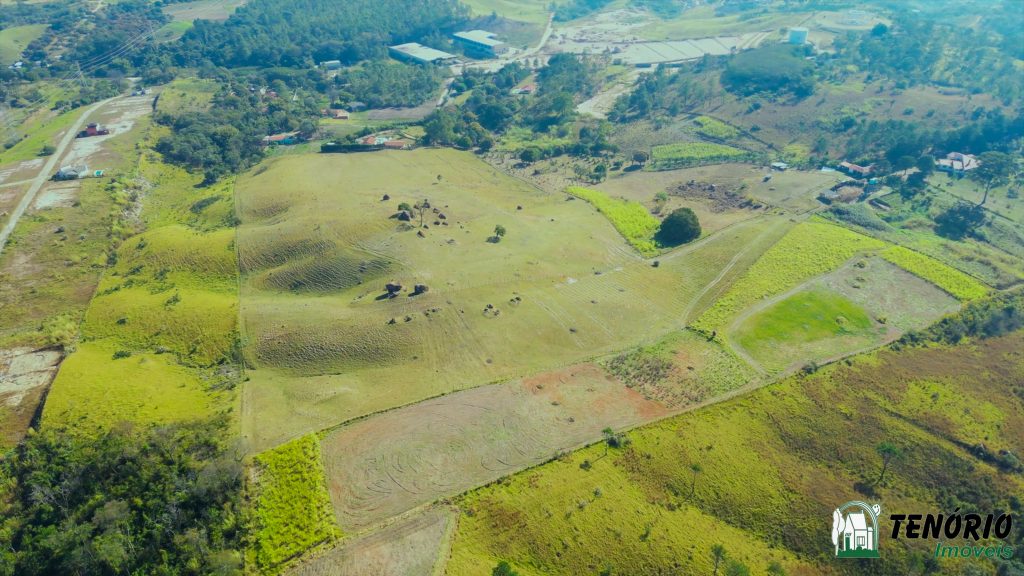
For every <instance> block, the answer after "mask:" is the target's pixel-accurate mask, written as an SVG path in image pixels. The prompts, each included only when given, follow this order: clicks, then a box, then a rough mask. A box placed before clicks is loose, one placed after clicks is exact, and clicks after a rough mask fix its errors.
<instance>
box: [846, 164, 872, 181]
mask: <svg viewBox="0 0 1024 576" xmlns="http://www.w3.org/2000/svg"><path fill="white" fill-rule="evenodd" d="M872 167H873V166H871V165H868V166H860V165H858V164H854V163H852V162H845V161H844V162H840V163H839V169H840V170H842V171H843V172H846V173H847V174H849V175H850V176H856V177H857V178H867V177H868V176H870V175H871V169H872Z"/></svg>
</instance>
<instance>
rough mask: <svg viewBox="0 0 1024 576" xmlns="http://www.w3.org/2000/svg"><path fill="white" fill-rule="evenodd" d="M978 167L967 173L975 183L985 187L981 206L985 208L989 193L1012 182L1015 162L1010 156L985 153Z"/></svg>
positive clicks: (999, 153) (1000, 153)
mask: <svg viewBox="0 0 1024 576" xmlns="http://www.w3.org/2000/svg"><path fill="white" fill-rule="evenodd" d="M978 160H979V163H978V167H977V168H975V169H974V170H971V171H970V172H968V173H967V175H968V177H969V178H970V179H971V180H974V181H975V182H979V183H981V184H983V185H984V186H985V196H984V197H982V199H981V203H980V204H978V205H979V206H984V205H985V202H987V201H988V193H989V192H990V191H991V190H992V189H993V188H995V187H997V186H1002V185H1004V184H1007V183H1008V182H1009V181H1010V175H1011V174H1012V173H1013V169H1014V168H1015V166H1014V160H1013V157H1011V156H1010V155H1009V154H1004V153H1002V152H985V153H983V154H981V155H979V156H978Z"/></svg>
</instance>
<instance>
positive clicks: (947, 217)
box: [935, 202, 987, 240]
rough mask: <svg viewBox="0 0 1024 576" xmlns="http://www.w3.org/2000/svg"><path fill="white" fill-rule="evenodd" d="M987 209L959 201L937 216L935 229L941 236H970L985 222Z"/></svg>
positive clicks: (957, 237)
mask: <svg viewBox="0 0 1024 576" xmlns="http://www.w3.org/2000/svg"><path fill="white" fill-rule="evenodd" d="M986 219H987V217H986V215H985V209H984V208H982V207H981V205H978V204H968V203H967V202H957V203H956V205H954V206H952V207H951V208H949V210H946V211H945V212H943V213H942V214H939V215H938V216H936V217H935V224H936V225H937V226H936V227H935V231H936V232H937V233H938V234H939V235H940V236H945V237H947V238H953V239H955V240H958V239H960V238H963V237H964V236H969V235H971V234H973V233H974V231H975V230H976V229H977V228H978V227H980V226H982V225H983V224H985V220H986Z"/></svg>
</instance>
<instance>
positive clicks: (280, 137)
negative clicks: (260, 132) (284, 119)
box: [263, 132, 299, 146]
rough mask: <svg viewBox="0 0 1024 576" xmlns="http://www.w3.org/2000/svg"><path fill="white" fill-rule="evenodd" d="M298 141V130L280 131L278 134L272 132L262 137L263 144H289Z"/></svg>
mask: <svg viewBox="0 0 1024 576" xmlns="http://www.w3.org/2000/svg"><path fill="white" fill-rule="evenodd" d="M298 142H299V133H298V132H282V133H280V134H272V135H270V136H264V137H263V145H264V146H277V145H283V146H291V145H292V144H297V143H298Z"/></svg>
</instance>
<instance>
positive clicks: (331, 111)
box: [323, 108, 350, 120]
mask: <svg viewBox="0 0 1024 576" xmlns="http://www.w3.org/2000/svg"><path fill="white" fill-rule="evenodd" d="M323 114H324V116H326V117H327V118H330V119H332V120H348V119H349V116H350V114H349V112H348V110H340V109H338V108H326V109H324V111H323Z"/></svg>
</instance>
